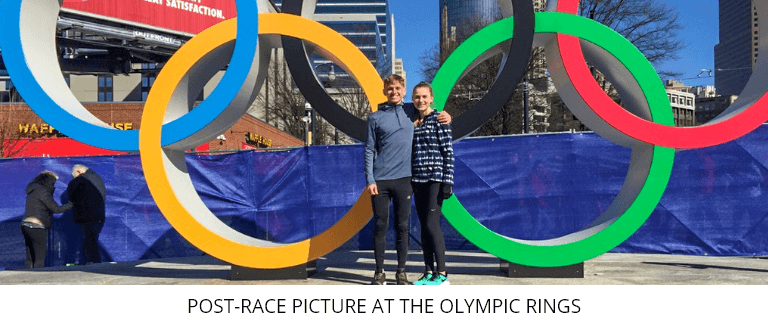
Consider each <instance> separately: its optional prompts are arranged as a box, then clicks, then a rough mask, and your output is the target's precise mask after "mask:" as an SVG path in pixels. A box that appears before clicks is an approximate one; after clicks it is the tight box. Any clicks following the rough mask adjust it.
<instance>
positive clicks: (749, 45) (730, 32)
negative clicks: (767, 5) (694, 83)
mask: <svg viewBox="0 0 768 326" xmlns="http://www.w3.org/2000/svg"><path fill="white" fill-rule="evenodd" d="M719 8H720V43H719V44H717V45H715V87H716V88H717V90H718V92H719V94H720V95H724V96H728V95H734V94H735V95H738V94H740V93H741V91H742V90H743V89H744V87H745V86H746V84H747V82H748V81H749V77H750V75H751V70H752V69H753V68H754V67H755V64H756V62H757V53H758V41H759V36H760V35H759V31H758V19H757V12H756V10H755V7H754V5H753V4H752V1H751V0H720V7H719Z"/></svg>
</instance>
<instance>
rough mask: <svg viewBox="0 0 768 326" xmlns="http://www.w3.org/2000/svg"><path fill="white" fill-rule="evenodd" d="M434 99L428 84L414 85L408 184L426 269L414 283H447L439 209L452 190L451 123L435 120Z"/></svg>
mask: <svg viewBox="0 0 768 326" xmlns="http://www.w3.org/2000/svg"><path fill="white" fill-rule="evenodd" d="M433 101H434V92H433V91H432V86H430V85H429V84H427V83H424V82H421V83H419V84H418V85H416V87H414V88H413V104H414V105H415V106H416V109H417V110H418V111H419V118H418V119H417V120H416V122H414V131H413V156H412V162H411V169H412V173H411V174H412V177H411V183H412V185H413V196H414V200H415V203H416V212H417V213H418V215H419V222H420V223H421V244H422V247H423V251H424V264H425V265H426V271H425V272H424V274H423V275H422V276H421V278H420V279H419V280H418V281H416V282H414V283H413V284H414V285H448V284H450V282H448V274H447V273H446V270H445V239H444V238H443V232H442V231H441V230H440V208H441V206H442V205H443V199H447V198H448V197H450V196H451V194H452V192H453V189H452V187H453V145H452V144H451V126H450V125H444V124H441V123H439V122H437V111H435V110H433V109H432V108H431V105H432V102H433ZM435 264H437V266H436V267H435Z"/></svg>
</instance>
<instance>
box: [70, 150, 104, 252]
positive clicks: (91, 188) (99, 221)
mask: <svg viewBox="0 0 768 326" xmlns="http://www.w3.org/2000/svg"><path fill="white" fill-rule="evenodd" d="M72 178H73V179H72V181H70V182H69V185H67V195H68V196H69V201H70V202H71V203H72V204H73V207H72V220H73V221H74V222H75V223H76V224H77V226H79V227H80V230H81V231H82V233H83V248H82V250H83V258H84V261H83V263H82V264H83V265H85V264H92V263H101V256H100V255H99V233H101V229H102V228H103V227H104V218H105V206H104V203H105V202H106V200H107V191H106V188H105V187H104V181H102V180H101V177H100V176H99V175H98V174H96V172H93V170H91V169H89V168H88V167H87V166H85V165H82V164H76V165H75V166H73V167H72Z"/></svg>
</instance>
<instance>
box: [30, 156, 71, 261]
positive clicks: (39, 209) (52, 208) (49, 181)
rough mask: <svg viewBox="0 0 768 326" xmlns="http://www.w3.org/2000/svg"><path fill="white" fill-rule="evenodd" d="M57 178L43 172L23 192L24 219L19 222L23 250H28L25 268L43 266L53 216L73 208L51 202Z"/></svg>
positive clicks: (50, 173) (52, 174)
mask: <svg viewBox="0 0 768 326" xmlns="http://www.w3.org/2000/svg"><path fill="white" fill-rule="evenodd" d="M58 178H59V177H58V176H57V175H56V174H55V173H53V172H51V171H43V172H41V173H40V174H38V175H37V176H36V177H35V178H34V179H33V180H32V182H30V183H29V184H28V185H27V187H26V189H25V190H24V192H25V193H26V194H27V201H26V204H25V207H24V219H22V221H21V234H23V235H24V247H26V251H27V254H26V260H25V261H24V268H41V267H45V255H46V252H47V251H48V230H49V229H50V228H51V224H52V222H53V216H52V215H53V214H54V213H56V214H58V213H64V212H66V211H68V210H69V209H71V208H72V203H67V204H65V205H63V206H59V205H58V204H56V201H55V200H53V190H54V189H55V186H54V184H55V183H56V180H57V179H58Z"/></svg>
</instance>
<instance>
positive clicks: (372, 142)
mask: <svg viewBox="0 0 768 326" xmlns="http://www.w3.org/2000/svg"><path fill="white" fill-rule="evenodd" d="M375 158H376V122H375V121H374V119H372V118H371V117H368V129H366V134H365V184H366V185H367V189H368V192H369V193H370V194H371V195H378V194H379V190H378V188H377V187H376V180H375V179H374V178H373V160H374V159H375Z"/></svg>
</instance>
